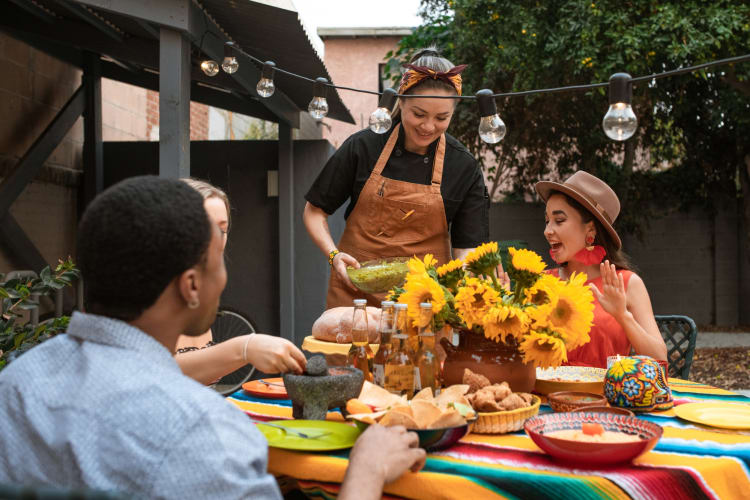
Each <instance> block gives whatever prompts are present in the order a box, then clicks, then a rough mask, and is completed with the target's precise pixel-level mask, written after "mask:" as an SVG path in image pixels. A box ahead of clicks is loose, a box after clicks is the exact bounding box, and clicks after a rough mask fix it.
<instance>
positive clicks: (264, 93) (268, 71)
mask: <svg viewBox="0 0 750 500" xmlns="http://www.w3.org/2000/svg"><path fill="white" fill-rule="evenodd" d="M275 69H276V63H275V62H273V61H266V62H264V63H263V70H262V71H261V73H260V80H258V85H256V86H255V90H256V91H257V92H258V95H259V96H261V97H271V96H272V95H273V93H274V91H275V90H276V87H275V86H274V84H273V73H274V70H275Z"/></svg>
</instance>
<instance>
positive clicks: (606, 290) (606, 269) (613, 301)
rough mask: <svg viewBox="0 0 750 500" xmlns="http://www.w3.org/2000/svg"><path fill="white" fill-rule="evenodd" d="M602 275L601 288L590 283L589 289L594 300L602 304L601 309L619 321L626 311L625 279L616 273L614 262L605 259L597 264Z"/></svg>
mask: <svg viewBox="0 0 750 500" xmlns="http://www.w3.org/2000/svg"><path fill="white" fill-rule="evenodd" d="M599 271H600V272H601V275H602V289H601V290H599V288H597V286H596V285H594V284H593V283H591V284H590V285H589V286H591V290H592V291H593V292H594V296H596V300H598V301H599V303H600V304H601V305H602V309H604V310H605V311H607V312H608V313H609V314H611V315H612V316H614V317H615V319H616V320H618V321H620V320H621V319H622V317H623V316H624V315H625V313H626V312H627V305H628V299H627V295H626V293H625V280H624V279H623V277H622V275H621V274H617V269H616V268H615V265H614V264H610V263H609V261H608V260H605V261H604V262H602V263H601V264H599Z"/></svg>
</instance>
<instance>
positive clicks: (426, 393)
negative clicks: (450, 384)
mask: <svg viewBox="0 0 750 500" xmlns="http://www.w3.org/2000/svg"><path fill="white" fill-rule="evenodd" d="M421 399H424V400H426V401H432V400H433V399H435V396H433V394H432V387H425V388H424V389H422V390H421V391H419V392H418V393H417V394H416V395H415V396H414V397H413V398H411V400H412V401H419V400H421Z"/></svg>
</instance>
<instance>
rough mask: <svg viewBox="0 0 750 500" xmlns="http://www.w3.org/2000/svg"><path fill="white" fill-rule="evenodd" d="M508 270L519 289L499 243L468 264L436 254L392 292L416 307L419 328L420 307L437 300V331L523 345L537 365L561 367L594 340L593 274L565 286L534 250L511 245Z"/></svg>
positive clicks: (414, 266)
mask: <svg viewBox="0 0 750 500" xmlns="http://www.w3.org/2000/svg"><path fill="white" fill-rule="evenodd" d="M508 252H509V256H510V258H509V265H508V269H506V271H507V273H508V274H509V276H510V278H511V280H512V282H513V283H514V285H513V287H512V288H510V286H507V285H505V286H504V285H502V284H501V283H500V282H499V281H498V279H497V277H496V276H495V270H496V268H497V266H498V265H499V264H500V262H501V258H500V252H499V251H498V245H497V242H490V243H485V244H483V245H481V246H479V247H477V248H476V249H474V250H473V251H472V252H471V253H470V254H469V255H468V256H467V257H466V258H465V259H464V260H463V261H462V260H460V259H455V260H452V261H450V262H448V263H445V264H443V265H438V264H439V263H438V262H437V261H436V259H435V258H434V257H433V256H432V255H431V254H427V255H426V256H425V258H424V260H420V259H418V258H416V257H413V258H412V259H410V261H409V263H408V266H409V272H408V274H407V275H406V281H405V283H404V285H403V287H396V288H394V289H392V290H391V291H390V293H389V298H390V299H391V300H394V301H397V302H401V303H405V304H407V305H408V309H407V311H408V315H409V318H410V320H411V325H412V327H414V328H418V327H420V326H425V325H420V324H419V321H420V316H419V304H420V303H421V302H430V303H431V304H432V311H433V315H434V322H435V325H434V328H435V330H436V331H437V330H439V329H441V328H442V327H443V326H444V325H446V324H447V325H449V326H451V327H453V328H454V329H457V330H459V331H472V332H474V333H476V334H479V335H482V336H484V337H486V338H487V339H490V340H493V341H495V342H497V343H509V344H515V345H516V346H517V348H518V350H519V351H520V353H521V354H522V356H523V361H524V362H525V363H527V364H532V365H533V366H536V367H542V368H548V367H556V366H560V365H561V364H562V363H564V362H565V361H567V359H568V357H567V353H568V351H569V350H571V349H575V348H576V347H579V346H582V345H583V344H585V343H587V342H588V341H589V331H590V330H591V325H592V322H593V318H594V296H593V294H592V292H591V290H590V289H589V287H588V286H586V284H585V282H586V275H585V274H581V273H579V274H576V273H574V274H573V275H572V276H571V277H570V279H569V280H568V281H563V280H561V279H559V278H558V277H556V276H553V275H552V274H548V273H546V272H544V270H545V267H546V265H545V263H544V261H543V260H542V258H541V257H540V256H539V255H538V254H536V253H535V252H533V251H531V250H525V249H520V250H516V249H515V248H512V247H511V248H509V250H508Z"/></svg>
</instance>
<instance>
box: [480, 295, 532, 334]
mask: <svg viewBox="0 0 750 500" xmlns="http://www.w3.org/2000/svg"><path fill="white" fill-rule="evenodd" d="M482 326H483V327H484V336H485V337H487V338H488V339H492V340H494V341H495V342H499V341H502V342H505V340H506V338H507V336H508V335H510V336H511V337H513V338H515V339H516V340H520V339H521V338H522V336H523V334H524V333H526V331H527V330H528V327H529V317H528V315H527V314H526V313H525V312H524V310H523V309H522V308H520V307H518V306H515V305H513V304H504V303H501V304H498V305H497V306H494V307H491V308H490V310H489V311H488V312H487V314H485V315H484V318H483V319H482Z"/></svg>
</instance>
